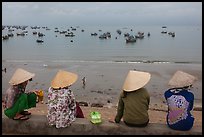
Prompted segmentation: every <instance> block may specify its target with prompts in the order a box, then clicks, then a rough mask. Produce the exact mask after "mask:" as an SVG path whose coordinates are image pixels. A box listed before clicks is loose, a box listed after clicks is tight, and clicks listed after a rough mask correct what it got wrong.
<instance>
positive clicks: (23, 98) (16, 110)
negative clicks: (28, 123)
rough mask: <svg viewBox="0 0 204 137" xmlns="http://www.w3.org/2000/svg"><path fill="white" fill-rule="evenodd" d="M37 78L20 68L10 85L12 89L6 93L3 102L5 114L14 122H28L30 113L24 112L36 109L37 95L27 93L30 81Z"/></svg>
mask: <svg viewBox="0 0 204 137" xmlns="http://www.w3.org/2000/svg"><path fill="white" fill-rule="evenodd" d="M34 76H35V74H34V73H30V72H28V71H26V70H24V69H21V68H18V69H17V70H16V71H15V73H14V74H13V76H12V78H11V80H10V81H9V83H10V84H11V87H9V89H8V90H7V91H6V95H5V99H4V102H3V108H4V114H5V115H6V116H7V117H9V118H12V119H13V120H27V119H29V117H28V115H31V113H30V112H28V111H24V110H25V109H29V108H32V107H36V98H37V96H36V94H35V93H34V92H30V93H25V88H26V86H27V83H28V81H31V80H32V78H33V77H34Z"/></svg>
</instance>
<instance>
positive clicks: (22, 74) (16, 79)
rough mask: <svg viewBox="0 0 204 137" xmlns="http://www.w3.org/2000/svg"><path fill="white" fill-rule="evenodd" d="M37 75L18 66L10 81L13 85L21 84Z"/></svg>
mask: <svg viewBox="0 0 204 137" xmlns="http://www.w3.org/2000/svg"><path fill="white" fill-rule="evenodd" d="M34 76H35V74H34V73H30V72H28V71H26V70H24V69H22V68H18V69H17V70H16V71H15V73H14V74H13V76H12V78H11V79H10V81H9V83H10V84H11V85H18V84H21V83H23V82H25V81H27V80H29V79H31V78H33V77H34Z"/></svg>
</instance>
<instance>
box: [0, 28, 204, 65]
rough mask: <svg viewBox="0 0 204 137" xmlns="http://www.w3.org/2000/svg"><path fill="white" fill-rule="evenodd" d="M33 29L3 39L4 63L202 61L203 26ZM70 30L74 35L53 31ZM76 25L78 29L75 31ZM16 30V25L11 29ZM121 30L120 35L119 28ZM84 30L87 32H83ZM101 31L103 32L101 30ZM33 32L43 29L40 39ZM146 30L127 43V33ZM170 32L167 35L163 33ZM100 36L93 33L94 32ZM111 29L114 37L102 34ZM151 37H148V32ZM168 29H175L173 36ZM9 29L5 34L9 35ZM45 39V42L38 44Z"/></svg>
mask: <svg viewBox="0 0 204 137" xmlns="http://www.w3.org/2000/svg"><path fill="white" fill-rule="evenodd" d="M40 27H41V28H40V29H31V26H28V27H27V28H26V29H25V30H24V31H28V33H27V34H26V35H25V36H17V35H16V33H17V32H22V31H23V30H21V29H15V28H14V31H12V33H13V34H14V36H13V37H10V38H9V39H8V40H2V62H4V61H6V62H25V61H29V62H72V61H78V62H121V63H123V62H124V63H126V62H130V63H196V64H202V26H167V28H162V26H125V25H124V26H101V25H99V26H46V27H47V28H49V29H50V30H46V29H45V28H42V26H40ZM55 28H58V30H59V31H63V30H68V29H69V32H73V33H74V35H75V36H74V37H65V34H60V33H59V32H54V31H55V30H57V29H55ZM72 28H76V31H72V30H71V29H72ZM12 29H13V28H12ZM118 29H119V30H121V31H122V34H121V35H119V34H118V33H117V32H116V30H118ZM82 30H84V32H82ZM100 30H101V31H100ZM33 31H37V32H42V33H43V34H44V35H45V36H43V37H42V38H39V37H38V35H33V33H32V32H33ZM139 31H140V32H144V35H145V36H144V38H143V39H137V41H136V42H135V43H126V41H125V39H126V38H125V37H124V33H129V34H131V35H137V33H138V32H139ZM162 31H167V34H162V33H161V32H162ZM95 32H96V33H97V34H98V35H97V36H91V33H95ZM106 32H110V34H111V38H108V39H100V38H99V35H101V34H103V33H106ZM148 32H149V33H150V36H149V37H148V36H147V33H148ZM168 32H175V37H172V36H171V35H169V34H168ZM8 33H9V32H8V28H5V29H4V30H2V35H5V34H8ZM37 39H42V40H43V41H44V42H43V43H37V42H36V40H37Z"/></svg>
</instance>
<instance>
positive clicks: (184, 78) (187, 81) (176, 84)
mask: <svg viewBox="0 0 204 137" xmlns="http://www.w3.org/2000/svg"><path fill="white" fill-rule="evenodd" d="M195 80H196V77H194V76H193V75H190V74H188V73H186V72H183V71H176V73H174V75H173V77H172V78H171V79H170V80H169V83H168V85H169V87H170V88H182V87H187V86H190V85H192V84H193V83H194V81H195Z"/></svg>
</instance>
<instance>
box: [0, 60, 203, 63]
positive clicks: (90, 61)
mask: <svg viewBox="0 0 204 137" xmlns="http://www.w3.org/2000/svg"><path fill="white" fill-rule="evenodd" d="M2 62H11V63H26V62H30V63H45V62H55V63H66V62H76V63H130V64H137V63H147V64H164V63H170V64H202V63H199V62H187V61H186V62H183V61H182V62H171V61H158V60H154V61H151V60H137V61H131V60H130V61H123V60H114V61H103V60H49V61H46V60H2Z"/></svg>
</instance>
